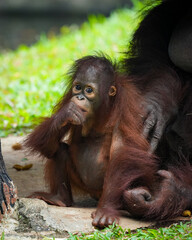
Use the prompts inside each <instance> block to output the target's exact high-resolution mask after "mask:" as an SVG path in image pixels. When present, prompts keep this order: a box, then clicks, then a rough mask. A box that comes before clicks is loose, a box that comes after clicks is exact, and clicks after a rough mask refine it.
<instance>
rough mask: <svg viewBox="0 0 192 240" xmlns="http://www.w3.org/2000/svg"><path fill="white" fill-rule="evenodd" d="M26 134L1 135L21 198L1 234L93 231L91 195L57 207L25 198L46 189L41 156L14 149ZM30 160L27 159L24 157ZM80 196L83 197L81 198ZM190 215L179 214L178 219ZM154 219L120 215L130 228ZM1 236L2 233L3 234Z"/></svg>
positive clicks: (25, 235)
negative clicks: (24, 168) (26, 167)
mask: <svg viewBox="0 0 192 240" xmlns="http://www.w3.org/2000/svg"><path fill="white" fill-rule="evenodd" d="M22 141H23V137H15V136H11V137H8V138H3V139H2V152H3V156H4V160H5V164H6V167H7V171H8V173H9V175H10V177H11V178H12V180H13V181H14V183H15V185H16V186H17V189H18V196H19V200H18V202H17V204H16V207H15V211H14V212H13V213H12V214H9V215H8V216H7V217H5V218H4V219H3V221H2V223H1V224H0V234H1V233H2V232H4V233H5V239H6V240H7V239H8V240H17V239H21V240H25V239H26V240H28V239H42V238H43V236H50V237H51V236H54V237H56V239H57V237H58V239H64V238H66V237H67V236H69V233H73V234H74V233H80V232H84V233H91V232H93V231H94V228H93V227H92V225H91V222H92V218H91V213H92V212H93V211H94V210H95V209H96V202H95V201H94V200H92V199H91V198H90V197H88V196H86V198H84V199H83V198H82V196H76V198H75V199H76V200H75V201H76V204H75V207H68V208H63V207H56V206H50V205H47V204H46V203H45V202H43V201H41V200H38V199H29V198H25V197H26V196H28V195H30V194H31V193H32V192H34V191H42V190H43V191H45V190H46V189H47V187H46V185H45V182H44V179H43V175H44V174H43V162H42V160H41V159H39V158H38V157H34V156H26V154H25V152H24V151H23V150H19V151H15V150H13V149H12V145H13V144H15V143H17V142H22ZM24 158H27V159H28V160H27V161H26V160H25V161H24V160H23V159H24ZM25 162H26V164H33V167H32V168H31V169H29V170H27V171H17V170H16V169H14V168H13V166H14V165H15V164H21V165H23V164H24V163H25ZM80 200H81V201H80ZM183 219H184V220H188V219H189V218H179V220H183ZM154 224H155V222H144V221H137V220H135V219H132V218H130V217H127V216H126V217H121V218H120V225H121V226H122V227H123V228H127V229H131V230H134V229H137V228H141V227H149V226H151V225H154ZM0 236H1V235H0Z"/></svg>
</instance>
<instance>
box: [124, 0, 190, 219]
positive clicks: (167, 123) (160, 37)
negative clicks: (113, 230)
mask: <svg viewBox="0 0 192 240" xmlns="http://www.w3.org/2000/svg"><path fill="white" fill-rule="evenodd" d="M191 12H192V3H191V1H187V0H184V1H183V0H165V1H163V2H162V3H161V4H160V5H158V6H156V7H154V8H153V9H152V10H150V11H149V12H147V13H146V15H145V17H144V19H143V20H142V21H141V23H140V25H139V27H138V29H137V30H136V32H135V34H134V36H133V39H132V42H131V44H130V47H129V49H128V52H127V53H126V55H125V59H124V60H123V69H124V71H125V72H126V73H127V75H128V76H129V77H130V78H132V79H133V82H134V84H135V85H136V86H137V87H138V89H140V91H141V94H142V96H143V97H144V99H145V101H144V103H143V104H144V106H145V109H146V116H144V135H145V137H146V138H147V139H148V140H149V142H150V149H151V152H155V153H156V155H157V157H158V159H159V160H157V162H158V169H160V171H159V172H158V175H159V176H161V177H162V179H163V180H162V183H161V184H160V185H159V187H160V189H159V188H158V190H157V191H156V192H155V193H153V194H152V196H151V199H155V201H153V200H152V201H148V200H147V201H146V199H145V197H144V194H143V193H142V192H141V193H140V191H143V189H141V188H138V189H137V188H135V189H132V190H130V191H128V192H126V197H125V198H126V200H127V201H126V202H127V206H128V209H129V211H130V212H131V213H132V214H133V215H135V216H136V215H137V216H141V217H144V218H147V219H165V218H168V217H174V216H177V215H179V214H181V212H182V211H183V210H184V209H185V208H189V209H191V208H192V165H191V164H192V95H191V92H192V14H191ZM148 193H149V192H148ZM145 194H146V193H145Z"/></svg>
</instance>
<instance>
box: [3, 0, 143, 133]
mask: <svg viewBox="0 0 192 240" xmlns="http://www.w3.org/2000/svg"><path fill="white" fill-rule="evenodd" d="M133 3H134V7H133V8H132V9H121V10H116V11H115V12H113V13H112V14H111V16H110V17H109V18H105V17H104V16H100V15H99V16H90V17H89V19H88V21H87V22H85V23H84V24H82V25H81V26H80V27H77V26H76V25H72V26H70V27H67V26H63V27H62V28H61V34H60V35H59V36H54V35H51V36H48V37H46V36H45V35H42V36H41V39H40V41H39V42H38V43H36V44H34V45H33V46H31V47H27V46H24V45H22V46H20V47H19V48H18V49H17V50H15V51H10V52H6V53H3V54H1V55H0V78H1V81H0V116H1V121H0V137H4V136H7V135H8V134H10V133H14V134H23V133H24V132H26V131H28V130H29V129H30V128H32V127H33V126H34V125H35V124H37V123H38V121H39V119H40V118H41V117H43V116H49V115H50V114H51V112H52V108H53V106H54V105H55V103H56V102H57V101H58V100H59V99H60V97H61V96H62V94H63V93H64V91H65V85H66V79H65V73H66V71H67V69H68V68H69V66H70V64H71V63H72V62H73V61H74V60H75V59H78V58H80V57H82V56H85V55H87V54H94V53H95V52H96V51H104V52H105V53H107V54H108V55H109V56H111V57H115V58H117V59H118V58H119V57H120V55H121V54H120V52H123V51H124V50H125V49H126V46H127V43H128V41H129V39H130V37H131V35H132V32H133V30H134V29H135V27H136V26H137V24H138V22H139V17H138V14H137V12H138V10H139V9H141V8H142V7H143V5H144V4H143V3H141V2H139V1H137V0H134V1H133Z"/></svg>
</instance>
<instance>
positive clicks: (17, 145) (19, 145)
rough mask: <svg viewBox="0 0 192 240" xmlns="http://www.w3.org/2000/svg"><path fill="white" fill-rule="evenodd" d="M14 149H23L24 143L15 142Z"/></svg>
mask: <svg viewBox="0 0 192 240" xmlns="http://www.w3.org/2000/svg"><path fill="white" fill-rule="evenodd" d="M12 148H13V150H15V151H17V150H21V149H22V145H21V144H20V143H18V142H17V143H15V144H13V145H12Z"/></svg>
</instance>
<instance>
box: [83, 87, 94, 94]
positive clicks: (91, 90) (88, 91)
mask: <svg viewBox="0 0 192 240" xmlns="http://www.w3.org/2000/svg"><path fill="white" fill-rule="evenodd" d="M85 91H86V92H87V93H92V92H93V89H92V88H91V87H88V88H86V89H85Z"/></svg>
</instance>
